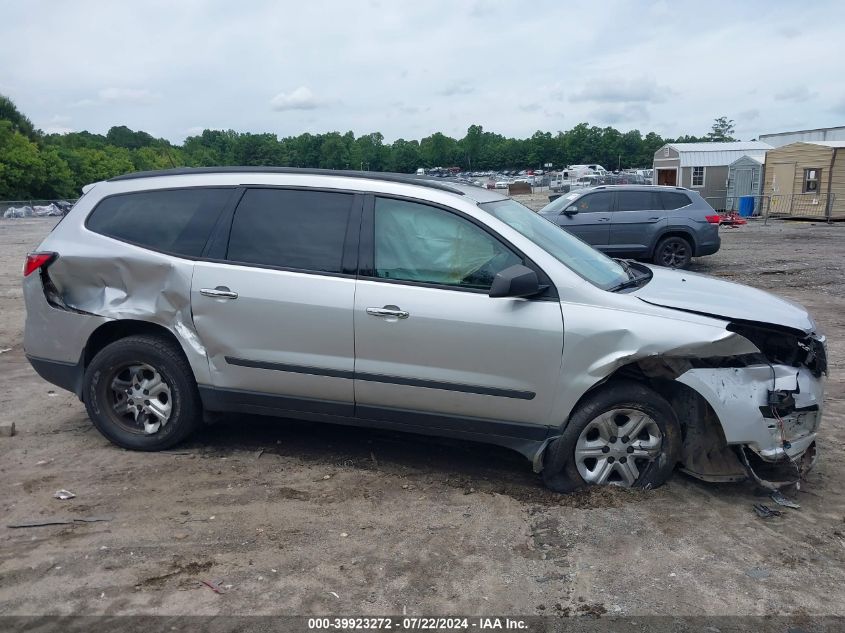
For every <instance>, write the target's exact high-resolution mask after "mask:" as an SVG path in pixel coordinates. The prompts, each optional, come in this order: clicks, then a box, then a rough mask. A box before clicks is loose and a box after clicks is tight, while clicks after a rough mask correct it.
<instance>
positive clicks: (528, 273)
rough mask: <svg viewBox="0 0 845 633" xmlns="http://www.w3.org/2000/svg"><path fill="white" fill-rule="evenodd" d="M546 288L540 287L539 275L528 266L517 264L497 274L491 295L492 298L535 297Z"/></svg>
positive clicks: (491, 288)
mask: <svg viewBox="0 0 845 633" xmlns="http://www.w3.org/2000/svg"><path fill="white" fill-rule="evenodd" d="M546 288H547V286H541V285H540V282H539V280H538V279H537V273H535V272H534V271H533V270H531V269H530V268H528V267H527V266H523V265H522V264H516V265H515V266H510V267H508V268H505V269H504V270H500V271H499V272H498V273H496V276H495V277H494V278H493V284H492V285H491V286H490V293H489V294H490V296H491V297H533V296H534V295H538V294H540V293H541V292H543V291H544V290H545V289H546Z"/></svg>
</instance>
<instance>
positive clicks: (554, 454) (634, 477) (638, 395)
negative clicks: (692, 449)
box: [543, 381, 681, 492]
mask: <svg viewBox="0 0 845 633" xmlns="http://www.w3.org/2000/svg"><path fill="white" fill-rule="evenodd" d="M680 449H681V431H680V425H679V424H678V418H677V416H676V415H675V412H674V411H673V410H672V407H671V406H669V403H668V402H666V400H664V399H663V398H662V397H661V396H660V395H659V394H657V393H656V392H654V391H653V390H651V389H649V388H648V387H646V386H644V385H641V384H639V383H636V382H632V381H612V382H609V383H608V384H607V385H605V386H603V387H601V388H600V389H599V390H597V391H596V392H595V393H594V394H593V395H591V396H589V397H587V398H586V399H585V401H584V402H583V403H582V404H580V405H579V406H578V408H577V409H576V411H575V412H574V413H573V414H572V416H571V417H570V419H569V422H568V424H567V425H566V428H565V429H564V430H563V433H562V434H561V436H560V437H559V438H557V439H556V440H554V441H553V442H552V443H551V444H550V445H549V447H548V449H547V451H546V455H545V460H544V467H543V481H544V482H545V484H546V485H547V486H548V487H549V488H551V489H552V490H555V491H557V492H574V491H576V490H580V489H582V488H586V487H588V486H597V485H616V486H622V487H626V488H654V487H657V486H659V485H661V484H663V483H664V482H665V481H666V480H667V479H668V478H669V477H670V475H671V474H672V470H673V469H674V468H675V464H677V462H678V457H679V455H680Z"/></svg>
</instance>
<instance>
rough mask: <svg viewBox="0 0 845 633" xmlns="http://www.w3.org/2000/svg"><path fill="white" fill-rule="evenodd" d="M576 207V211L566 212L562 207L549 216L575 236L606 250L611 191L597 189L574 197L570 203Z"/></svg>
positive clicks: (608, 234)
mask: <svg viewBox="0 0 845 633" xmlns="http://www.w3.org/2000/svg"><path fill="white" fill-rule="evenodd" d="M570 206H575V207H576V208H577V209H578V212H577V213H572V214H567V213H566V209H568V208H569V206H567V207H566V208H564V210H563V212H561V214H560V215H558V216H555V217H553V218H550V219H552V220H554V221H555V223H556V224H559V225H560V227H561V228H563V229H564V230H566V231H568V232H569V233H572V235H575V236H576V237H580V238H581V239H582V240H584V241H585V242H587V244H591V245H592V246H595V247H596V248H598V249H599V250H606V249H607V246H608V243H609V242H610V214H611V209H612V208H613V192H611V191H597V192H595V193H588V194H586V195H584V196H581V197H580V198H578V199H576V200H575V201H574V202H573V203H572V205H570Z"/></svg>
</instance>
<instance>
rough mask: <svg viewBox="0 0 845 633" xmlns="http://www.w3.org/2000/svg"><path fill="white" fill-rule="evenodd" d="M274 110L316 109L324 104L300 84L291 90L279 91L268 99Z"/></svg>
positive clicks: (306, 87)
mask: <svg viewBox="0 0 845 633" xmlns="http://www.w3.org/2000/svg"><path fill="white" fill-rule="evenodd" d="M270 105H271V106H272V107H273V109H274V110H278V111H279V112H284V111H285V110H316V109H317V108H319V107H320V106H322V105H324V103H323V102H321V101H320V100H319V99H317V97H315V96H314V93H313V92H311V89H310V88H309V87H308V86H300V87H299V88H297V89H295V90H293V91H292V92H280V93H279V94H277V95H276V96H275V97H273V98H272V99H271V100H270Z"/></svg>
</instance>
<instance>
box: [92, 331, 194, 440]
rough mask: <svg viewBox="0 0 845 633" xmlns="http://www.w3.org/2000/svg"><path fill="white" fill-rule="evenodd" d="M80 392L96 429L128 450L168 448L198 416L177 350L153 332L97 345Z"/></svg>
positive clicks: (189, 429) (189, 374)
mask: <svg viewBox="0 0 845 633" xmlns="http://www.w3.org/2000/svg"><path fill="white" fill-rule="evenodd" d="M84 396H85V397H84V400H85V407H86V409H87V410H88V416H89V417H90V418H91V421H92V422H93V423H94V426H96V427H97V429H98V430H99V431H100V433H102V434H103V435H104V436H105V437H106V438H107V439H109V440H111V441H112V442H113V443H115V444H117V445H118V446H121V447H123V448H128V449H132V450H139V451H160V450H163V449H166V448H170V447H171V446H174V445H175V444H177V443H179V442H181V441H182V440H184V439H185V438H186V437H188V435H190V433H191V432H192V431H193V430H194V429H195V428H196V427H197V426H198V424H199V422H200V420H201V418H202V404H201V402H200V398H199V392H198V390H197V385H196V382H195V381H194V376H193V372H192V371H191V367H190V365H189V364H188V361H187V359H186V358H185V356H184V355H183V354H182V350H181V349H179V347H178V346H176V345H175V344H173V343H171V342H170V341H168V340H166V339H164V338H160V337H156V336H130V337H127V338H124V339H120V340H119V341H116V342H114V343H111V344H110V345H107V346H106V347H105V348H103V349H102V350H100V351H99V352H98V353H97V355H96V356H94V359H93V360H92V361H91V364H90V365H89V366H88V368H87V369H86V370H85V382H84Z"/></svg>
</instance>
